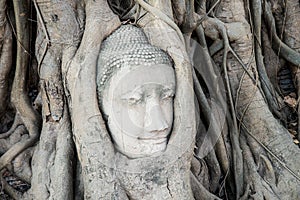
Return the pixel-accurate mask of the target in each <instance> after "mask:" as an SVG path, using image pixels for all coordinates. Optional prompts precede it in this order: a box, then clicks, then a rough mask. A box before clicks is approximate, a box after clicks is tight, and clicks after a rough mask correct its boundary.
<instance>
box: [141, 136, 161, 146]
mask: <svg viewBox="0 0 300 200" xmlns="http://www.w3.org/2000/svg"><path fill="white" fill-rule="evenodd" d="M137 139H138V140H144V141H147V142H151V143H155V144H162V143H165V142H167V137H165V136H160V137H157V136H156V137H138V138H137Z"/></svg>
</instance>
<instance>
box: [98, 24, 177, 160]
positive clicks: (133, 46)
mask: <svg viewBox="0 0 300 200" xmlns="http://www.w3.org/2000/svg"><path fill="white" fill-rule="evenodd" d="M175 88H176V82H175V72H174V68H173V65H172V60H171V58H170V57H169V55H168V54H167V53H165V52H164V51H162V50H161V49H159V48H157V47H155V46H152V45H151V44H150V43H149V41H148V40H147V37H146V35H145V33H144V32H143V31H142V30H141V29H140V28H138V27H135V26H133V25H122V26H121V27H120V28H118V29H117V30H116V31H115V32H113V33H112V34H111V35H110V36H108V37H107V38H106V39H105V40H104V41H103V43H102V45H101V50H100V54H99V58H98V65H97V93H98V100H99V106H100V110H101V112H102V114H103V116H104V119H105V120H106V124H107V128H108V130H109V132H110V134H111V137H112V140H113V143H114V146H115V148H116V149H117V151H119V152H120V153H122V154H124V155H126V156H127V157H129V158H140V157H147V156H155V155H159V154H161V153H162V152H164V151H165V149H166V147H167V143H168V138H169V135H170V133H171V129H172V124H173V99H174V95H175Z"/></svg>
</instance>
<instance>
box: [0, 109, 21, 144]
mask: <svg viewBox="0 0 300 200" xmlns="http://www.w3.org/2000/svg"><path fill="white" fill-rule="evenodd" d="M22 124H23V121H22V119H21V117H20V115H19V114H18V113H16V114H15V119H14V123H13V124H12V126H11V127H10V129H9V130H8V131H7V132H5V133H1V134H0V139H5V138H8V137H9V136H10V135H11V134H13V133H14V131H15V130H16V129H17V128H18V126H20V125H22Z"/></svg>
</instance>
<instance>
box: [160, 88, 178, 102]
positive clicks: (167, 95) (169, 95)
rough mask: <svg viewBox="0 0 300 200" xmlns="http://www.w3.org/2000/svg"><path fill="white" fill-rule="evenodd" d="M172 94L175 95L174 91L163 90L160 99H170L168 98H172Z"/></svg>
mask: <svg viewBox="0 0 300 200" xmlns="http://www.w3.org/2000/svg"><path fill="white" fill-rule="evenodd" d="M174 96H175V93H174V92H173V91H171V90H168V91H165V92H163V93H162V95H161V99H162V100H170V99H173V97H174Z"/></svg>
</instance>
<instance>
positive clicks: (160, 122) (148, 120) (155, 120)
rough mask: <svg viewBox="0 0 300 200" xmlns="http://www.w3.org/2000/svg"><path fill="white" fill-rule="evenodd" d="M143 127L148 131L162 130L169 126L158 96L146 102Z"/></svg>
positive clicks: (157, 131)
mask: <svg viewBox="0 0 300 200" xmlns="http://www.w3.org/2000/svg"><path fill="white" fill-rule="evenodd" d="M144 127H145V129H146V131H147V132H150V133H159V132H163V131H165V130H166V129H168V127H169V126H168V123H167V120H166V118H165V116H164V113H163V110H162V108H161V105H160V102H159V100H158V98H152V99H149V100H148V101H147V102H146V115H145V121H144Z"/></svg>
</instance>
